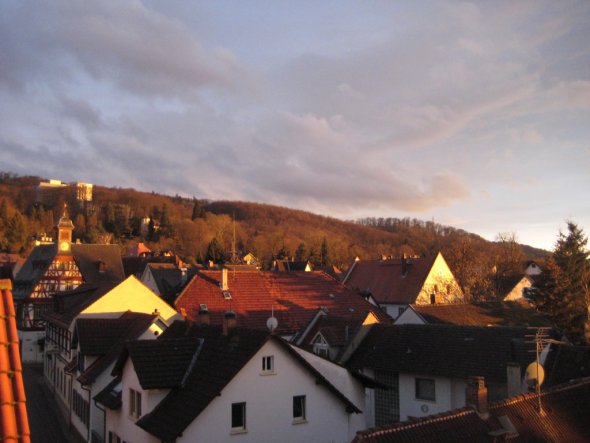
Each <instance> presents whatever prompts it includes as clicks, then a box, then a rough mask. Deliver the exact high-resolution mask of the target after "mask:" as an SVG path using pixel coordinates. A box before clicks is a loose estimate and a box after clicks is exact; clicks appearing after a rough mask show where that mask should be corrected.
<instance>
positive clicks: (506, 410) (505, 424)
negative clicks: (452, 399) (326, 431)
mask: <svg viewBox="0 0 590 443" xmlns="http://www.w3.org/2000/svg"><path fill="white" fill-rule="evenodd" d="M588 398H590V380H589V379H583V380H579V381H578V382H576V383H572V384H569V385H562V386H559V387H556V388H554V389H552V390H549V391H547V392H544V393H542V394H541V404H542V405H543V411H544V414H540V413H539V411H538V400H537V396H536V395H535V394H526V395H519V396H516V397H512V398H509V399H506V400H502V401H499V402H497V403H493V404H491V405H490V407H489V415H483V416H480V415H478V414H477V412H476V411H475V410H474V409H471V408H462V409H458V410H455V411H450V412H447V413H443V414H438V415H433V416H430V417H425V418H423V419H420V420H416V421H410V422H404V423H400V424H396V425H393V426H387V427H383V428H378V429H369V430H367V431H362V432H358V433H357V436H356V438H355V439H354V440H353V443H397V442H399V443H402V442H403V443H423V442H439V443H456V442H482V443H484V442H485V443H488V442H493V441H511V442H516V443H518V442H523V443H524V442H527V443H532V442H539V443H540V442H554V443H562V442H568V443H569V442H580V443H581V442H585V441H588V436H589V435H590V421H589V420H588V416H589V415H590V401H588Z"/></svg>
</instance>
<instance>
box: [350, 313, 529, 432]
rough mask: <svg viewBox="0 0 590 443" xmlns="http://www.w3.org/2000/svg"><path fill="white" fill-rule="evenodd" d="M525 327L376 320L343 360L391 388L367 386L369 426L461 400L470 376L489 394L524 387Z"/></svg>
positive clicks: (434, 410) (438, 410) (452, 405)
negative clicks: (386, 323)
mask: <svg viewBox="0 0 590 443" xmlns="http://www.w3.org/2000/svg"><path fill="white" fill-rule="evenodd" d="M529 333H530V331H529V330H528V329H527V328H525V327H520V328H509V327H473V326H455V325H409V324H407V325H393V326H384V325H374V326H372V327H371V330H370V331H369V333H368V334H367V336H366V337H365V338H364V340H363V341H362V343H361V344H360V346H359V347H358V348H357V349H356V350H355V352H354V353H353V354H352V355H351V357H350V358H349V359H348V361H347V362H346V365H347V366H348V367H349V368H350V369H352V370H359V371H361V372H362V373H364V374H367V375H369V376H371V377H372V378H374V379H375V380H377V381H379V382H381V383H384V384H386V385H389V386H390V387H391V389H389V390H382V389H374V390H373V389H367V397H368V402H369V403H371V404H373V407H372V408H368V410H370V411H371V412H372V415H371V416H368V417H367V418H368V422H369V427H370V426H383V425H386V424H391V423H396V422H399V421H405V420H408V419H410V418H415V417H425V416H428V415H432V414H437V413H441V412H444V411H448V410H451V409H456V408H459V407H463V406H464V405H465V395H464V393H465V389H466V386H467V382H468V380H469V379H470V377H472V376H480V377H483V378H484V379H485V383H486V386H487V389H488V392H489V396H490V398H491V399H493V400H499V399H502V398H506V397H508V396H509V395H515V394H517V393H521V392H525V391H526V385H525V384H524V380H523V374H524V370H525V368H526V367H527V365H528V364H529V363H531V362H532V361H533V360H534V354H533V353H532V351H533V350H534V344H533V343H530V340H528V339H527V334H529Z"/></svg>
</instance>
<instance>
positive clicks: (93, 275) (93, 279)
mask: <svg viewBox="0 0 590 443" xmlns="http://www.w3.org/2000/svg"><path fill="white" fill-rule="evenodd" d="M56 254H57V249H56V247H55V245H54V244H50V245H39V246H36V247H35V248H33V250H32V251H31V253H30V254H29V256H28V257H27V260H26V261H25V264H24V265H23V267H22V268H21V270H20V271H19V272H18V274H17V275H16V277H15V279H14V290H13V293H14V299H15V300H24V299H25V298H26V297H27V296H29V295H30V294H31V292H32V291H33V289H34V288H35V286H36V285H37V283H39V280H40V279H41V277H43V275H45V273H46V272H47V268H48V267H49V265H50V264H51V262H52V261H53V259H54V258H55V256H56ZM72 256H73V257H74V261H75V262H76V265H77V266H78V269H80V273H81V274H82V277H83V279H84V282H85V283H98V282H103V281H116V282H120V281H123V279H124V278H125V273H124V272H123V262H122V260H121V252H120V250H119V247H118V246H117V245H95V244H88V245H87V244H76V243H74V244H72ZM101 262H102V264H103V265H102V266H100V263H101Z"/></svg>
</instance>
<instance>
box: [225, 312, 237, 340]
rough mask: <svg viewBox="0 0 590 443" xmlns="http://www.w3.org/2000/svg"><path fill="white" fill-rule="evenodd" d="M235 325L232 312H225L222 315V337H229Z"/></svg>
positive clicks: (234, 315)
mask: <svg viewBox="0 0 590 443" xmlns="http://www.w3.org/2000/svg"><path fill="white" fill-rule="evenodd" d="M236 324H237V317H236V313H235V312H234V311H227V312H226V313H225V314H223V335H229V334H230V333H231V331H232V330H233V329H235V327H236Z"/></svg>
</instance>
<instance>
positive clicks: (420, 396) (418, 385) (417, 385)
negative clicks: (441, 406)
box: [414, 377, 436, 403]
mask: <svg viewBox="0 0 590 443" xmlns="http://www.w3.org/2000/svg"><path fill="white" fill-rule="evenodd" d="M425 384H431V385H432V389H427V388H428V386H424V385H425ZM425 388H426V389H427V391H429V390H430V391H431V392H432V395H431V396H430V395H428V393H427V392H426V393H425V391H424V389H425ZM414 394H415V397H416V400H420V401H429V402H433V403H436V379H434V378H424V377H416V379H415V382H414Z"/></svg>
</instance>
